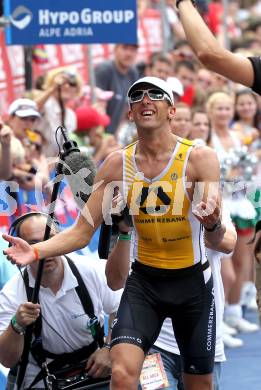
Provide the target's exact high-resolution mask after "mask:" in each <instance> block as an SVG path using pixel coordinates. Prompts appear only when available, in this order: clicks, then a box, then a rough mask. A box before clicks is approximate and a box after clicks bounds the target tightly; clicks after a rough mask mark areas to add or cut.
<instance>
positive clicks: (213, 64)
mask: <svg viewBox="0 0 261 390" xmlns="http://www.w3.org/2000/svg"><path fill="white" fill-rule="evenodd" d="M178 9H179V15H180V20H181V23H182V25H183V28H184V31H185V34H186V37H187V40H188V42H189V44H190V46H191V47H192V49H193V50H194V52H195V54H196V56H197V57H198V59H199V60H200V62H201V63H202V64H203V65H205V66H206V68H208V69H209V70H212V71H214V72H216V73H219V74H221V75H222V76H224V77H227V78H228V79H230V80H232V81H234V82H236V83H240V84H243V85H246V86H247V87H252V86H253V83H254V70H253V66H252V64H251V62H250V60H249V59H248V58H246V57H243V56H241V55H238V54H234V53H231V52H230V51H228V50H226V49H224V48H223V47H222V46H221V45H220V44H219V42H218V41H217V40H216V38H215V37H214V36H213V34H212V33H211V31H210V30H209V29H208V27H207V25H206V24H205V22H204V21H203V19H202V18H201V16H200V14H199V13H198V11H197V9H196V8H195V7H194V5H193V4H192V2H191V0H182V1H180V2H179V5H178Z"/></svg>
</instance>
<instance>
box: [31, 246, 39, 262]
mask: <svg viewBox="0 0 261 390" xmlns="http://www.w3.org/2000/svg"><path fill="white" fill-rule="evenodd" d="M32 248H33V251H34V256H35V258H34V260H36V261H37V260H40V256H39V250H38V249H37V248H36V247H35V246H33V247H32Z"/></svg>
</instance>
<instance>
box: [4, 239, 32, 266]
mask: <svg viewBox="0 0 261 390" xmlns="http://www.w3.org/2000/svg"><path fill="white" fill-rule="evenodd" d="M2 237H3V239H4V240H6V241H7V242H9V243H10V244H11V245H12V246H10V247H9V248H7V249H5V250H4V251H3V253H4V255H6V257H7V260H9V261H11V263H12V264H16V265H27V264H30V263H32V262H33V261H34V260H35V253H34V250H33V248H32V246H31V245H29V244H28V243H27V242H26V241H25V240H22V239H21V238H18V237H13V236H10V235H8V234H3V236H2Z"/></svg>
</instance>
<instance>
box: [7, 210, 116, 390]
mask: <svg viewBox="0 0 261 390" xmlns="http://www.w3.org/2000/svg"><path fill="white" fill-rule="evenodd" d="M19 220H20V222H18V223H17V225H16V226H15V229H13V232H12V234H14V233H16V235H17V236H19V237H21V238H23V239H26V241H27V242H28V243H30V244H33V243H36V242H39V241H42V240H43V235H44V230H45V225H46V215H45V214H42V213H31V214H27V215H24V216H23V217H22V218H21V217H20V219H19ZM54 234H55V231H54V229H52V233H51V235H54ZM68 257H69V258H70V259H72V260H73V263H74V264H75V266H76V267H77V269H78V271H79V274H80V276H81V278H82V281H83V282H84V284H85V286H86V288H87V290H88V293H89V296H90V298H91V301H92V304H93V311H94V314H95V317H96V318H97V320H98V322H97V324H98V323H100V324H101V325H103V320H104V313H108V314H109V315H110V319H109V323H110V322H111V321H112V320H113V319H114V313H115V312H116V310H117V308H118V304H119V300H120V295H121V292H119V293H118V292H116V293H115V292H113V291H112V290H110V289H109V287H108V286H107V283H106V278H105V263H106V262H105V261H103V260H94V259H88V261H87V262H86V259H85V257H84V258H83V256H78V255H76V254H75V253H73V254H70V255H69V256H68ZM82 258H83V259H82ZM37 267H38V264H37V263H34V264H32V265H30V266H28V267H26V271H27V272H28V277H29V279H28V280H29V286H30V287H33V286H34V280H35V276H36V272H37ZM24 275H25V274H24ZM25 280H26V277H25V276H23V278H22V277H21V275H20V274H17V275H15V276H14V277H13V278H12V279H11V280H10V281H9V282H7V284H6V285H5V286H4V288H3V289H2V290H1V292H0V363H1V364H3V365H4V366H6V367H14V366H15V365H16V364H17V363H18V361H19V359H20V357H21V354H22V352H23V347H24V342H25V340H24V339H25V338H24V331H25V328H26V327H27V326H28V325H30V324H33V323H35V321H36V320H37V319H38V318H39V316H41V333H40V335H41V339H42V348H43V351H44V357H45V359H46V361H47V362H48V363H49V362H52V363H54V361H56V362H58V363H59V359H60V361H61V359H64V355H65V354H66V355H67V360H68V357H69V362H68V361H67V364H68V363H71V365H72V367H71V369H73V370H74V371H75V367H74V365H73V362H74V363H76V365H77V367H78V364H79V362H83V364H84V368H83V369H84V370H86V372H87V373H88V377H91V378H95V379H97V378H105V377H108V375H109V374H110V356H109V341H110V331H109V334H108V336H107V339H106V343H105V344H104V345H102V346H100V348H99V347H98V344H97V340H96V337H95V336H92V334H93V332H92V330H93V328H92V324H91V323H90V316H88V315H87V314H86V310H85V309H84V308H83V305H82V304H81V302H82V299H81V297H80V294H79V293H77V290H76V289H77V288H79V286H80V285H81V283H79V279H77V276H76V274H75V273H74V272H73V270H72V268H71V265H70V261H69V260H68V258H65V257H53V258H48V259H46V260H45V264H44V270H43V277H42V280H41V287H40V293H39V302H40V303H39V304H38V303H37V304H33V303H31V302H28V298H27V292H26V288H25ZM80 287H81V286H80ZM84 300H87V299H86V298H85V299H84ZM36 323H37V322H36ZM37 327H38V325H37V326H35V330H34V340H35V339H37V337H36V329H37ZM97 329H98V328H97ZM97 329H96V330H97ZM96 333H97V334H98V333H99V331H98V330H97V332H96ZM103 340H104V339H103V338H102V341H103ZM33 344H34V343H33ZM99 344H100V343H99ZM37 348H38V347H37ZM37 348H36V349H35V350H32V347H31V349H30V355H29V363H28V366H27V369H26V373H25V377H24V381H23V387H22V388H26V389H28V388H30V385H31V384H32V383H33V381H34V379H35V377H36V376H37V374H38V373H39V371H40V367H39V355H40V352H39V351H40V350H39V349H37ZM46 351H48V353H46ZM50 356H52V357H53V358H54V360H51V359H49V357H50ZM52 363H50V364H49V365H48V367H49V371H50V372H51V373H52V374H54V375H56V377H57V373H56V372H55V368H54V365H53V366H52ZM55 366H56V369H57V367H59V368H60V369H61V368H63V366H62V364H55ZM51 367H53V368H51ZM69 371H70V370H69ZM43 374H44V375H45V376H46V372H43ZM67 375H68V373H67ZM74 375H75V374H74ZM63 377H64V375H63ZM42 378H43V377H41V380H40V381H39V382H38V383H35V384H34V385H33V386H32V388H33V389H36V388H37V389H42V388H45V385H44V381H43V380H42ZM58 388H63V387H62V386H61V387H58ZM97 388H99V389H108V387H107V386H106V387H104V385H100V387H97Z"/></svg>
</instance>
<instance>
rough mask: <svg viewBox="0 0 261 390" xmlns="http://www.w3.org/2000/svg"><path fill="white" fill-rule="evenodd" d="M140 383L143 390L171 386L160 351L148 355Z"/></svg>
mask: <svg viewBox="0 0 261 390" xmlns="http://www.w3.org/2000/svg"><path fill="white" fill-rule="evenodd" d="M140 384H141V387H142V390H156V389H165V388H166V387H168V386H169V382H168V378H167V375H166V371H165V369H164V366H163V363H162V359H161V356H160V353H153V354H152V355H147V356H146V358H145V360H144V363H143V367H142V371H141V375H140Z"/></svg>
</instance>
